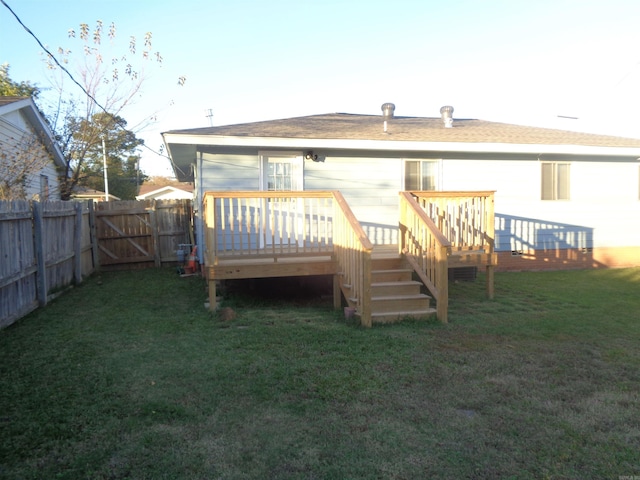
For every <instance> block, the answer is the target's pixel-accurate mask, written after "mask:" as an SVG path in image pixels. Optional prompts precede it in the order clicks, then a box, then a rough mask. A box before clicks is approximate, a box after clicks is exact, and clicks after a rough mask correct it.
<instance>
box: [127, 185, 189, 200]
mask: <svg viewBox="0 0 640 480" xmlns="http://www.w3.org/2000/svg"><path fill="white" fill-rule="evenodd" d="M182 192H184V194H185V195H184V198H191V196H192V195H193V184H192V183H187V182H182V183H179V184H173V185H162V186H158V185H140V189H139V190H138V195H136V199H137V200H144V199H147V198H156V197H161V196H164V195H168V194H171V193H182Z"/></svg>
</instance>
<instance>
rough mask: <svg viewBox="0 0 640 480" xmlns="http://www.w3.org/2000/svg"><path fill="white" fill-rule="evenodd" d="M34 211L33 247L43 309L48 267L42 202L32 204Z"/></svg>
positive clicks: (40, 302)
mask: <svg viewBox="0 0 640 480" xmlns="http://www.w3.org/2000/svg"><path fill="white" fill-rule="evenodd" d="M31 209H32V211H33V246H34V249H35V252H36V265H37V268H38V270H37V274H36V284H37V291H38V303H39V305H40V306H41V307H44V306H45V305H46V304H47V265H46V263H45V258H44V225H43V223H44V220H43V218H42V217H43V212H42V210H43V207H42V204H41V203H40V202H36V201H33V202H31Z"/></svg>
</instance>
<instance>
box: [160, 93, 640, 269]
mask: <svg viewBox="0 0 640 480" xmlns="http://www.w3.org/2000/svg"><path fill="white" fill-rule="evenodd" d="M453 111H454V110H453V108H452V107H449V106H447V107H443V108H442V109H441V110H440V116H439V117H402V116H397V115H395V114H394V113H395V106H394V105H392V104H385V105H383V107H382V114H381V115H352V114H341V113H337V114H324V115H312V116H307V117H300V118H290V119H283V120H273V121H265V122H256V123H249V124H240V125H230V126H221V127H209V128H200V129H190V130H175V131H171V132H167V133H164V134H163V136H164V141H165V144H166V145H167V149H168V152H169V154H170V155H171V159H172V162H173V165H174V168H175V173H176V176H177V177H178V179H179V180H181V181H194V183H195V198H196V209H197V210H198V211H197V218H196V228H197V237H198V243H199V246H200V250H201V252H202V254H203V258H202V260H203V261H204V260H205V258H204V257H205V256H206V254H207V248H211V246H209V247H208V244H207V242H205V239H206V238H207V235H210V238H212V239H213V238H215V239H216V241H217V242H218V243H217V244H216V245H217V247H216V248H220V246H221V244H220V242H221V241H222V237H220V236H219V235H220V232H219V231H217V230H216V229H215V228H214V226H213V225H211V224H210V223H207V221H206V216H205V215H206V212H205V211H204V210H203V207H204V205H205V204H204V203H203V202H204V201H205V200H206V198H207V195H210V196H213V197H215V194H213V193H212V194H208V193H207V192H225V195H232V193H233V192H244V193H242V195H241V196H247V195H248V194H247V193H246V192H264V193H260V194H256V196H257V197H260V195H262V196H264V197H265V198H266V197H268V196H269V195H273V194H274V192H289V193H288V195H292V194H293V192H305V195H310V194H312V192H339V194H340V197H341V198H342V199H344V202H345V204H346V205H348V207H349V212H351V214H352V215H353V218H354V219H355V220H356V221H357V223H358V228H360V229H361V231H362V235H363V236H364V237H366V241H367V242H369V243H370V244H371V245H372V246H389V245H391V246H401V245H403V242H406V238H405V239H403V235H405V233H403V232H404V230H403V229H405V230H406V225H403V224H402V221H406V219H405V220H402V218H403V215H405V214H406V209H405V207H403V201H404V200H403V199H402V194H401V193H400V192H414V193H413V194H412V195H413V199H414V200H416V202H417V203H419V204H420V205H421V207H422V209H423V211H424V212H425V214H426V216H427V218H429V219H430V220H431V221H433V222H434V224H436V225H437V226H438V228H441V229H442V228H444V229H446V230H447V231H442V232H441V233H442V235H443V236H444V238H445V239H447V241H449V242H452V241H454V239H453V237H454V236H456V235H458V234H464V233H465V232H466V231H469V232H471V231H474V232H481V233H482V234H483V235H484V236H485V237H486V238H484V239H482V241H475V240H474V242H475V245H474V248H475V247H479V248H480V249H481V250H482V252H483V253H484V254H487V255H489V257H486V258H483V259H482V260H481V261H478V262H477V264H478V265H480V266H482V265H486V266H493V265H495V264H496V259H497V265H498V267H497V268H500V269H505V270H506V269H513V270H522V269H541V268H556V269H557V268H590V267H600V266H605V267H616V266H628V265H638V264H640V245H639V242H638V238H640V224H638V222H630V219H633V218H639V217H640V182H639V179H640V162H638V158H640V140H638V139H625V138H617V137H609V136H600V135H591V134H582V133H576V132H566V131H559V130H551V129H542V128H531V127H523V126H517V125H508V124H500V123H493V122H487V121H482V120H473V119H456V118H454V116H453ZM269 192H271V193H269ZM425 192H426V193H428V192H431V193H432V195H431V196H432V197H433V198H432V199H431V200H429V201H426V200H424V201H423V200H421V199H422V198H423V197H424V196H425V195H426V193H425ZM465 192H468V193H465ZM493 192H495V196H494V195H493ZM399 194H400V199H399ZM222 196H224V195H220V196H218V197H215V198H221V197H222ZM293 196H295V195H293ZM443 197H444V198H448V199H449V202H450V203H449V206H448V207H445V206H444V205H443V204H442V201H441V200H437V198H440V199H441V198H443ZM456 198H469V199H471V200H469V201H467V200H465V201H462V202H461V201H458V200H455V199H456ZM488 199H489V200H488ZM216 201H218V202H219V200H216ZM274 201H281V200H275V198H272V199H271V200H269V201H268V202H267V203H265V204H264V205H265V208H271V209H272V210H273V206H274V204H273V202H274ZM334 201H336V200H334ZM296 202H300V200H296ZM487 202H488V203H487ZM338 203H339V202H338ZM481 204H482V205H483V206H478V207H476V206H477V205H481ZM209 205H210V208H214V209H215V208H216V207H215V205H214V204H213V203H210V204H209ZM217 205H218V207H220V205H219V204H217ZM434 205H439V206H434ZM412 208H413V207H412ZM456 208H457V211H454V210H455V209H456ZM296 211H298V210H295V209H294V210H291V211H289V213H287V215H286V216H283V217H282V219H283V221H282V222H281V223H280V225H281V227H282V228H288V229H289V230H292V229H294V228H295V225H296V220H294V217H295V216H296ZM445 211H446V212H447V213H446V215H445V214H444V213H443V212H445ZM472 211H473V212H472ZM487 212H490V214H491V222H488V221H486V222H485V220H480V219H481V218H485V217H484V216H485V215H486V214H487ZM445 217H446V218H445ZM454 218H456V219H458V222H459V223H458V225H456V224H455V223H453V222H452V219H454ZM318 219H320V217H318ZM462 219H464V220H462ZM285 220H286V221H285ZM243 221H245V222H246V221H249V222H252V221H254V222H255V221H257V220H255V218H254V219H253V220H246V219H245V220H243ZM318 221H319V220H318ZM333 221H334V222H336V219H335V218H334V219H333ZM228 222H229V223H228V226H229V227H230V228H233V226H234V222H237V219H236V220H233V219H232V220H228ZM287 222H290V223H287ZM461 222H468V223H464V225H463V223H461ZM471 222H485V223H484V224H478V223H471ZM493 222H495V224H494V223H493ZM259 223H260V222H258V223H256V225H258V224H259ZM489 223H491V225H489ZM236 227H239V225H236ZM332 227H335V223H332ZM212 228H213V229H214V230H216V231H215V232H211V231H208V230H207V229H212ZM258 228H260V226H259V225H258ZM218 230H219V228H218ZM214 233H215V235H214ZM227 233H228V232H227ZM211 235H213V237H212V236H211ZM226 238H227V240H226V241H228V240H229V239H231V238H234V237H233V235H232V236H230V237H229V236H228V237H226ZM263 238H264V240H262V242H263V243H265V242H267V243H268V240H267V239H266V238H267V236H264V237H263ZM256 241H257V240H256ZM328 241H329V243H330V242H331V239H329V240H328ZM211 245H213V244H211ZM459 247H460V248H462V247H461V246H459ZM404 248H408V245H404ZM465 248H467V247H465ZM398 250H399V251H400V252H401V253H402V248H401V247H398ZM448 255H449V256H450V255H451V250H449V253H448ZM472 263H473V262H472Z"/></svg>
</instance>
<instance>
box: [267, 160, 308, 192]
mask: <svg viewBox="0 0 640 480" xmlns="http://www.w3.org/2000/svg"><path fill="white" fill-rule="evenodd" d="M261 158H262V181H261V190H266V191H280V192H281V191H296V190H302V189H303V176H302V175H303V172H302V171H303V165H302V156H301V155H299V154H291V153H272V152H269V153H261Z"/></svg>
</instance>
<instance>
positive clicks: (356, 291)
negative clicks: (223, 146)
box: [333, 192, 373, 327]
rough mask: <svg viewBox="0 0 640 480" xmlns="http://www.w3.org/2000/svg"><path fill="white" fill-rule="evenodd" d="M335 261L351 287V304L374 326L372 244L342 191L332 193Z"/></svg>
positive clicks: (363, 321)
mask: <svg viewBox="0 0 640 480" xmlns="http://www.w3.org/2000/svg"><path fill="white" fill-rule="evenodd" d="M333 198H334V230H333V235H334V237H333V245H334V252H335V258H336V261H337V262H338V265H339V267H340V271H341V275H342V278H341V280H340V281H341V283H342V284H343V285H349V287H350V289H349V296H350V297H351V298H350V299H347V301H349V302H352V301H353V302H355V307H356V310H357V312H358V314H359V315H360V322H361V324H362V325H363V326H365V327H370V326H371V252H372V251H373V245H372V244H371V242H370V241H369V238H368V237H367V234H366V233H365V232H364V230H363V229H362V226H361V225H360V223H359V222H358V220H357V219H356V217H355V215H354V214H353V212H352V211H351V208H350V207H349V205H348V204H347V202H346V201H345V199H344V197H343V196H342V194H341V193H340V192H333Z"/></svg>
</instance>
